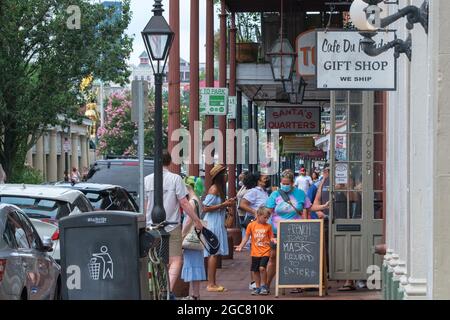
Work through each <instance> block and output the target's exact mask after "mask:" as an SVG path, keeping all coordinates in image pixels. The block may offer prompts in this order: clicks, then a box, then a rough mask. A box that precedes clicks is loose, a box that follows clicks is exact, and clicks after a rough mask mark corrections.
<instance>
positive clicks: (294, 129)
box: [266, 107, 321, 134]
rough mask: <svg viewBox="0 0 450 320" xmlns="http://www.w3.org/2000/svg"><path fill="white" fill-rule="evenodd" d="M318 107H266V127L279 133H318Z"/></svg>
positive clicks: (319, 118)
mask: <svg viewBox="0 0 450 320" xmlns="http://www.w3.org/2000/svg"><path fill="white" fill-rule="evenodd" d="M320 122H321V112H320V107H295V108H283V107H281V108H278V107H277V108H275V107H266V129H267V130H269V131H272V130H279V132H280V133H308V134H320Z"/></svg>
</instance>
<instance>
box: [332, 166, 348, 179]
mask: <svg viewBox="0 0 450 320" xmlns="http://www.w3.org/2000/svg"><path fill="white" fill-rule="evenodd" d="M335 177H336V181H335V182H336V184H347V183H348V164H347V163H338V164H336V170H335Z"/></svg>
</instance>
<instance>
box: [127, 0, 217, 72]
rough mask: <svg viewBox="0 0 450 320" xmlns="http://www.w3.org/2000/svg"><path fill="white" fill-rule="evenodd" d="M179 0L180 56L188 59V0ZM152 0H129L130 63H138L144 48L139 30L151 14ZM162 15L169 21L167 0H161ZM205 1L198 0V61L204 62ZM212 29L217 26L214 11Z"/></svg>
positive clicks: (143, 26)
mask: <svg viewBox="0 0 450 320" xmlns="http://www.w3.org/2000/svg"><path fill="white" fill-rule="evenodd" d="M179 1H180V56H181V58H183V59H185V60H187V61H189V53H190V52H189V50H190V49H189V47H190V44H189V39H190V32H189V29H190V12H191V10H190V3H191V2H190V0H179ZM153 3H154V2H153V0H131V11H132V14H133V16H132V20H131V23H130V25H129V27H128V30H127V34H128V35H135V37H134V43H133V52H132V53H131V57H130V63H131V64H135V65H137V64H139V56H140V55H141V53H142V52H143V51H144V50H145V46H144V42H143V40H142V36H141V31H142V30H143V29H144V28H145V26H146V25H147V23H148V21H149V20H150V17H151V16H152V15H153V12H152V9H153ZM163 5H164V7H163V9H164V10H165V11H164V16H165V18H166V20H167V22H169V0H163ZM205 16H206V1H205V0H200V62H205V60H206V59H205V56H206V52H205V41H206V40H205V39H206V36H205V29H206V19H205ZM214 16H215V19H214V29H215V30H217V29H218V28H219V18H218V16H217V13H216V11H215V15H214Z"/></svg>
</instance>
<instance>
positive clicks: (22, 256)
mask: <svg viewBox="0 0 450 320" xmlns="http://www.w3.org/2000/svg"><path fill="white" fill-rule="evenodd" d="M52 250H53V243H52V241H51V240H50V238H44V240H41V238H40V236H39V234H38V232H37V231H36V229H35V228H34V226H33V224H32V223H31V222H30V220H29V219H28V218H27V216H26V214H25V213H24V212H23V211H22V210H20V208H18V207H17V206H14V205H10V204H0V300H20V299H22V300H50V299H59V298H60V297H61V294H60V293H61V268H60V267H59V265H58V264H57V263H56V261H55V260H54V259H53V258H52V257H51V256H50V255H49V252H51V251H52Z"/></svg>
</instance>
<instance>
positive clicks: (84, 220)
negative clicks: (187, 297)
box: [59, 211, 150, 300]
mask: <svg viewBox="0 0 450 320" xmlns="http://www.w3.org/2000/svg"><path fill="white" fill-rule="evenodd" d="M145 228H146V221H145V216H144V215H142V214H138V213H131V212H114V211H107V212H95V213H81V214H75V215H72V216H69V217H66V218H63V219H61V220H60V221H59V229H60V245H61V274H62V277H61V278H62V297H63V299H64V300H148V299H150V297H149V283H148V248H144V247H145V245H143V243H144V241H142V240H143V239H144V238H145V241H147V242H148V239H149V238H148V237H149V234H148V233H147V232H146V231H145ZM146 249H147V250H146Z"/></svg>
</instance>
